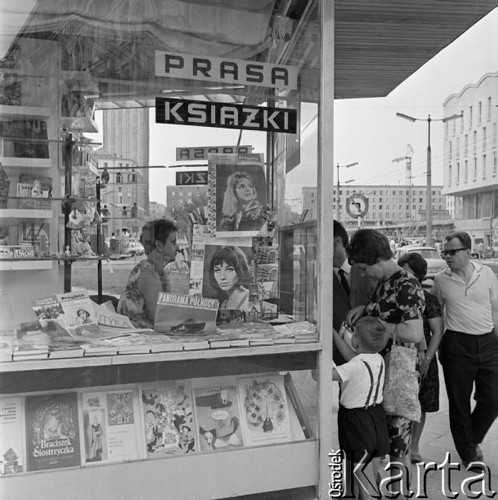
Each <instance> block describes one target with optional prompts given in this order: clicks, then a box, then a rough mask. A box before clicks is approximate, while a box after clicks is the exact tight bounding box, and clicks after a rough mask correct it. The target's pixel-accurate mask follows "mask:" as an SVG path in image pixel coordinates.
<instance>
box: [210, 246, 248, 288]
mask: <svg viewBox="0 0 498 500" xmlns="http://www.w3.org/2000/svg"><path fill="white" fill-rule="evenodd" d="M223 262H224V263H225V264H228V265H230V266H233V268H234V269H235V272H236V274H237V277H238V278H239V281H238V284H239V285H243V286H244V285H248V284H249V283H250V281H251V273H250V271H249V264H248V263H247V258H246V256H245V254H244V252H243V251H242V250H241V249H240V248H239V247H232V246H227V247H220V248H218V249H217V250H216V252H215V253H214V254H213V257H212V258H211V263H210V265H209V280H210V282H211V284H212V286H213V287H214V288H215V289H216V290H217V291H221V289H220V287H219V286H218V283H217V281H216V278H215V277H214V268H215V266H219V265H221V264H223Z"/></svg>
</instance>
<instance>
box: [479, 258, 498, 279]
mask: <svg viewBox="0 0 498 500" xmlns="http://www.w3.org/2000/svg"><path fill="white" fill-rule="evenodd" d="M480 264H482V265H483V266H488V267H489V268H490V269H491V271H493V272H494V273H495V274H496V276H497V277H498V262H496V261H495V260H481V261H480Z"/></svg>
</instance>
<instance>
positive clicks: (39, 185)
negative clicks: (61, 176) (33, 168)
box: [17, 174, 53, 210]
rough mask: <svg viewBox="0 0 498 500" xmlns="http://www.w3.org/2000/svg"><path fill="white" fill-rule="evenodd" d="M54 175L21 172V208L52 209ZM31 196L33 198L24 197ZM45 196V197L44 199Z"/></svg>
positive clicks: (19, 192)
mask: <svg viewBox="0 0 498 500" xmlns="http://www.w3.org/2000/svg"><path fill="white" fill-rule="evenodd" d="M52 190H53V188H52V177H47V176H44V175H36V174H20V175H19V182H18V183H17V196H20V197H22V199H20V200H19V208H37V209H43V210H50V209H51V208H52V202H51V200H50V199H49V198H51V197H52ZM24 198H31V199H24ZM44 198H45V199H44Z"/></svg>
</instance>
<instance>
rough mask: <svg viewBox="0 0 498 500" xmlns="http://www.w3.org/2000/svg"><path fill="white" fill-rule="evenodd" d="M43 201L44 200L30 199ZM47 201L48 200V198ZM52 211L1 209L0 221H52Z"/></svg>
mask: <svg viewBox="0 0 498 500" xmlns="http://www.w3.org/2000/svg"><path fill="white" fill-rule="evenodd" d="M30 199H32V200H44V199H46V198H30ZM48 199H49V198H48ZM53 216H54V211H53V210H40V209H35V208H1V209H0V219H52V218H53Z"/></svg>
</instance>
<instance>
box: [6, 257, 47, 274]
mask: <svg viewBox="0 0 498 500" xmlns="http://www.w3.org/2000/svg"><path fill="white" fill-rule="evenodd" d="M53 266H54V260H53V259H50V260H48V259H17V260H15V259H0V271H40V270H43V269H52V268H53Z"/></svg>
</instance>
